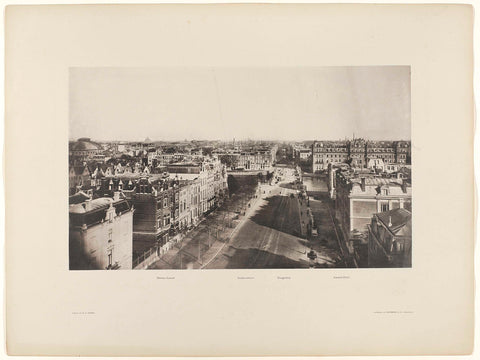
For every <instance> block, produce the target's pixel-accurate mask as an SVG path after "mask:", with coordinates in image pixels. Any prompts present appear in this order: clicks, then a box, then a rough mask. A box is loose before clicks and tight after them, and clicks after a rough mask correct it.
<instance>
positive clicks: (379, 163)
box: [312, 138, 411, 172]
mask: <svg viewBox="0 0 480 360" xmlns="http://www.w3.org/2000/svg"><path fill="white" fill-rule="evenodd" d="M410 153H411V146H410V141H366V140H364V139H355V138H354V139H353V140H351V141H315V142H314V143H313V145H312V154H313V156H312V170H313V172H319V171H323V170H326V169H327V168H328V165H329V164H333V165H338V164H342V163H348V164H349V165H350V166H351V167H354V168H367V167H368V168H371V169H376V170H377V169H378V170H380V171H386V172H393V171H396V170H392V168H393V165H398V166H404V165H408V164H410V159H411V155H410ZM388 170H389V171H388Z"/></svg>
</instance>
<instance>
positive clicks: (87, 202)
mask: <svg viewBox="0 0 480 360" xmlns="http://www.w3.org/2000/svg"><path fill="white" fill-rule="evenodd" d="M83 207H84V208H85V211H90V210H92V200H91V199H87V200H85V204H84V205H83Z"/></svg>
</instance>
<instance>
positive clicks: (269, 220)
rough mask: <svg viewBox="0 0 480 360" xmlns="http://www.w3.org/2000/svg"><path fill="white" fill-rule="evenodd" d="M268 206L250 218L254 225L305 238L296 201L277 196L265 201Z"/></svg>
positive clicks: (258, 210) (262, 207) (265, 205)
mask: <svg viewBox="0 0 480 360" xmlns="http://www.w3.org/2000/svg"><path fill="white" fill-rule="evenodd" d="M265 201H266V204H264V205H262V206H261V207H260V208H259V209H257V211H256V213H255V214H254V215H253V216H252V217H250V220H251V221H253V222H254V223H256V224H258V225H261V226H266V227H269V228H271V229H274V230H277V231H280V232H283V233H286V234H290V235H293V236H296V237H300V238H303V237H304V235H302V233H301V228H300V221H299V214H298V207H297V205H296V204H295V203H294V202H295V201H297V200H296V199H290V198H287V197H285V196H280V195H275V196H272V197H269V198H266V199H265Z"/></svg>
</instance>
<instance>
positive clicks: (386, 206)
mask: <svg viewBox="0 0 480 360" xmlns="http://www.w3.org/2000/svg"><path fill="white" fill-rule="evenodd" d="M381 210H382V212H385V211H388V203H383V204H382V205H381Z"/></svg>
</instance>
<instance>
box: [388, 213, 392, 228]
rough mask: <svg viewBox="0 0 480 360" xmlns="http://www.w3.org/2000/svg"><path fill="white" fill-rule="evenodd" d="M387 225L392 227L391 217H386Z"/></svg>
mask: <svg viewBox="0 0 480 360" xmlns="http://www.w3.org/2000/svg"><path fill="white" fill-rule="evenodd" d="M388 227H392V217H391V216H389V217H388Z"/></svg>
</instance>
